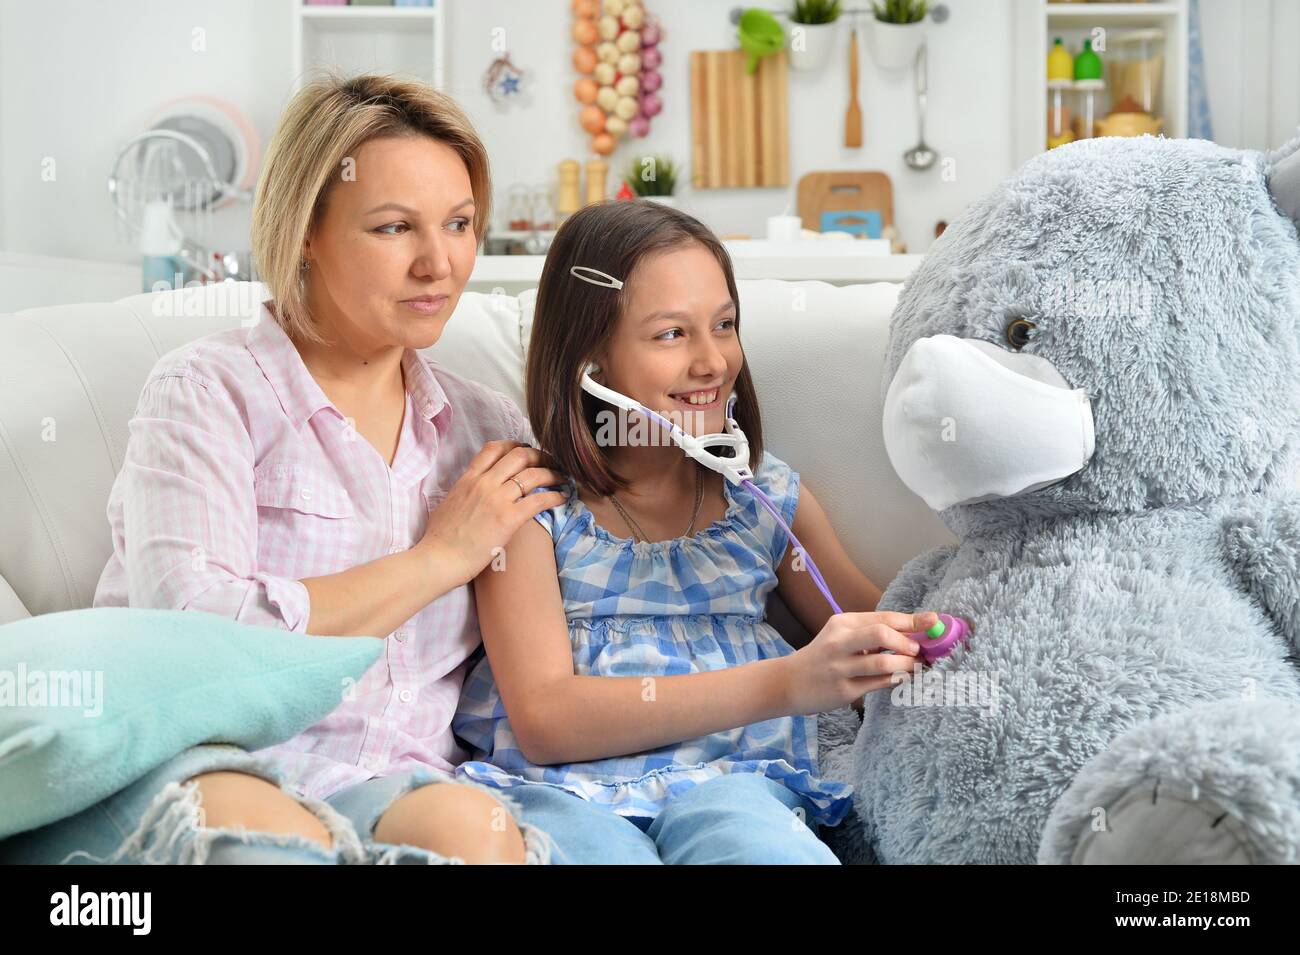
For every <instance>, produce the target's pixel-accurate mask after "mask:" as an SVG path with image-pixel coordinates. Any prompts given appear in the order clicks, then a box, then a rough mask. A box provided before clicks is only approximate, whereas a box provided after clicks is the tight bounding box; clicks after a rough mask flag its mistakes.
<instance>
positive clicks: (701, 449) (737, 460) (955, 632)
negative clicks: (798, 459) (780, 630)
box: [569, 265, 970, 662]
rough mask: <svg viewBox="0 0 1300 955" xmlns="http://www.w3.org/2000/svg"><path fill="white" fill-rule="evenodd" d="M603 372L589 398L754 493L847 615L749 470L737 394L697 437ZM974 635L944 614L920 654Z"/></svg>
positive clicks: (577, 271) (586, 374)
mask: <svg viewBox="0 0 1300 955" xmlns="http://www.w3.org/2000/svg"><path fill="white" fill-rule="evenodd" d="M583 273H587V274H583ZM569 274H570V275H572V276H573V277H574V278H578V279H582V281H584V282H589V283H591V284H592V285H601V286H605V287H607V288H612V289H616V290H617V289H621V288H622V287H623V283H622V281H620V280H619V279H616V278H614V277H613V276H612V275H609V274H607V273H605V272H601V271H599V270H597V269H592V268H587V267H586V266H581V265H575V266H573V267H572V268H571V269H569ZM593 276H595V277H593ZM599 370H600V369H599V367H598V366H597V365H595V364H590V363H589V364H588V365H587V366H586V368H584V369H583V373H582V380H581V385H582V390H583V391H585V392H587V393H588V394H589V395H593V396H595V397H597V398H600V399H601V400H602V401H607V402H609V403H610V404H612V405H614V406H615V407H617V408H622V409H623V410H624V411H630V412H634V413H636V414H640V415H644V416H645V417H646V418H648V419H649V420H651V421H654V422H656V423H657V424H659V425H660V426H662V427H663V428H664V429H665V430H666V431H667V432H668V436H669V437H670V438H672V440H673V442H674V443H675V444H676V445H677V446H678V447H679V448H681V449H682V450H683V451H684V452H686V456H687V457H689V458H692V459H693V460H695V461H698V462H699V463H700V464H703V465H704V466H705V467H707V468H709V469H710V470H713V471H717V472H718V473H719V474H721V475H722V476H723V477H724V478H726V479H727V480H728V481H730V482H731V483H732V484H736V485H739V486H741V487H744V488H745V489H746V490H747V491H749V493H750V494H752V495H753V496H754V499H755V500H756V501H758V502H759V503H760V504H762V505H763V507H764V508H766V509H767V511H768V513H770V514H771V515H772V517H774V518H775V519H776V522H777V524H778V525H780V527H781V529H782V530H783V531H785V532H786V534H788V535H789V536H790V540H791V541H793V542H794V546H795V552H796V553H797V554H799V555H800V556H802V558H803V560H804V562H805V564H806V565H807V567H808V572H809V573H810V574H811V575H812V578H813V581H814V582H815V583H816V584H817V589H818V590H820V591H821V592H822V594H823V595H824V596H825V597H826V601H827V602H828V603H829V604H830V605H831V609H832V610H833V611H834V612H835V613H837V614H838V613H843V612H844V611H843V610H841V609H840V605H839V604H837V603H836V602H835V598H834V597H833V596H832V595H831V589H830V587H829V586H827V584H826V580H825V578H824V577H822V575H821V571H820V570H818V569H817V564H816V562H815V561H814V560H813V558H812V555H811V554H809V553H808V551H807V549H806V548H805V547H804V546H803V544H801V543H800V542H799V538H798V537H796V536H795V534H794V531H793V530H791V529H790V526H789V525H788V524H786V522H785V520H784V519H783V518H782V517H781V513H780V511H778V510H777V508H776V506H775V505H774V504H773V503H772V501H771V499H770V498H768V496H767V495H766V494H764V493H763V491H762V490H761V489H760V488H759V487H758V486H757V485H756V484H754V473H753V472H752V471H751V470H750V469H749V441H748V440H747V439H746V438H745V432H744V431H742V430H741V428H740V425H739V424H737V423H736V419H735V418H734V417H732V411H733V410H734V409H735V406H736V395H735V392H732V394H731V395H730V396H729V397H728V398H727V410H726V414H725V415H724V418H725V421H726V424H725V428H726V430H725V431H721V432H717V433H714V434H702V435H699V436H696V435H693V434H688V433H687V432H685V431H683V430H682V429H681V428H680V427H678V426H677V425H676V424H674V423H673V422H671V421H669V420H668V419H667V418H665V417H664V416H663V415H660V414H656V413H655V412H654V411H651V410H650V409H649V408H647V407H645V405H643V404H641V403H640V402H639V401H636V400H635V399H633V398H629V397H628V396H627V395H625V394H622V393H620V392H617V391H615V390H614V389H612V388H608V387H606V386H605V385H602V384H601V383H600V382H598V381H595V380H594V379H592V377H591V376H592V373H593V372H597V371H599ZM717 447H723V448H731V449H732V456H731V457H722V456H721V455H718V454H716V453H714V452H713V451H710V450H709V449H710V448H717ZM969 632H970V628H969V626H968V625H967V623H966V621H965V620H963V619H961V618H960V617H953V616H951V615H949V614H946V613H941V614H939V622H938V623H936V624H934V625H933V626H932V627H930V629H928V630H925V631H923V632H922V631H918V632H917V633H916V634H914V635H915V636H921V635H922V633H923V634H924V636H925V637H926V639H924V640H918V641H917V643H918V644H919V645H920V647H921V650H920V655H921V656H922V657H924V659H925V660H926V662H930V661H933V660H937V659H939V658H940V657H943V656H947V654H948V653H949V652H950V651H951V650H952V648H953V647H955V646H956V645H957V644H959V643H961V642H962V641H963V640H964V639H965V638H966V636H967V635H968V634H969Z"/></svg>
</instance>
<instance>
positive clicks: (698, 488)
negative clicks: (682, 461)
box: [609, 465, 704, 543]
mask: <svg viewBox="0 0 1300 955" xmlns="http://www.w3.org/2000/svg"><path fill="white" fill-rule="evenodd" d="M703 500H704V470H703V469H702V468H700V467H699V466H698V465H697V466H696V468H695V510H694V511H693V512H692V513H691V523H690V524H688V525H687V527H686V532H685V533H684V534H682V536H683V537H690V536H691V532H692V531H694V530H695V521H696V519H697V518H698V517H699V516H700V502H701V501H703ZM609 502H610V503H611V504H613V505H614V510H616V511H618V513H619V514H620V515H621V516H622V518H623V520H624V521H626V522H627V526H628V527H630V528H631V529H632V533H633V534H634V535H635V536H636V537H639V538H640V539H641V540H643V541H646V542H647V543H648V542H649V541H650V535H649V534H647V533H646V532H645V531H643V530H641V526H640V525H639V524H637V522H636V521H634V520H632V515H631V514H629V513H628V512H627V511H625V510H623V505H622V504H620V503H619V501H618V498H617V497H616V496H615V495H613V494H611V495H610V496H609Z"/></svg>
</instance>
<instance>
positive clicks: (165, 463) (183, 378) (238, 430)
mask: <svg viewBox="0 0 1300 955" xmlns="http://www.w3.org/2000/svg"><path fill="white" fill-rule="evenodd" d="M129 429H130V436H129V439H128V441H127V450H126V459H125V461H124V462H123V465H122V471H121V473H120V474H119V476H118V480H119V481H120V482H121V521H122V527H121V541H122V551H123V553H122V561H123V564H124V565H125V568H126V572H127V580H128V591H129V605H130V606H132V607H152V608H156V609H165V610H200V611H205V612H208V613H214V614H217V615H219V616H222V617H225V618H227V619H230V620H235V621H238V622H240V623H247V624H253V625H256V626H263V627H279V628H281V629H285V630H293V631H297V632H299V633H306V631H307V621H308V617H309V615H310V609H311V607H310V596H309V594H308V592H307V588H306V587H305V586H304V585H303V583H302V581H300V580H296V579H294V578H291V577H282V576H276V575H274V574H269V573H265V572H263V571H262V570H261V569H260V568H258V566H257V533H258V528H257V502H256V498H255V496H254V491H253V446H252V442H251V440H250V438H249V435H248V430H247V427H246V425H245V423H244V417H243V415H242V414H241V413H240V411H239V409H238V408H237V407H236V405H235V403H234V401H232V400H231V398H230V397H229V396H228V395H226V394H225V393H224V391H222V390H221V389H220V388H218V387H215V386H213V385H212V384H211V383H210V382H207V381H206V380H205V379H204V378H203V377H202V376H200V375H198V374H197V373H194V372H192V371H190V370H188V369H183V370H176V371H171V372H167V373H164V374H161V375H158V376H157V377H154V378H152V379H150V381H149V382H148V383H147V384H146V385H145V387H144V389H143V391H142V392H141V395H140V401H139V404H138V405H137V408H136V414H135V416H134V417H133V418H132V419H131V422H130V425H129Z"/></svg>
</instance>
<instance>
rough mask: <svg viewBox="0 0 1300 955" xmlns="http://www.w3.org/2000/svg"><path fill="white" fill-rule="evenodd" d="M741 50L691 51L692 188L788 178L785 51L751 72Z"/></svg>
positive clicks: (758, 183) (785, 180)
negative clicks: (748, 71) (747, 69)
mask: <svg viewBox="0 0 1300 955" xmlns="http://www.w3.org/2000/svg"><path fill="white" fill-rule="evenodd" d="M745 62H746V56H745V53H744V52H743V51H741V50H692V51H691V185H692V186H694V187H695V188H696V189H727V188H735V187H746V186H754V187H758V186H788V185H789V184H790V118H789V112H788V110H787V101H786V91H787V90H788V88H789V84H788V82H787V65H786V54H785V51H784V50H782V51H781V52H780V53H775V54H773V55H772V56H765V57H763V58H762V59H761V60H759V63H758V69H757V70H756V71H755V72H754V74H753V75H752V76H751V75H750V74H748V73H746V72H745Z"/></svg>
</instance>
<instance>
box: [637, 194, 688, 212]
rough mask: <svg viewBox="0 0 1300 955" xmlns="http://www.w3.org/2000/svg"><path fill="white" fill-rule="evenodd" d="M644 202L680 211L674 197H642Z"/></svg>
mask: <svg viewBox="0 0 1300 955" xmlns="http://www.w3.org/2000/svg"><path fill="white" fill-rule="evenodd" d="M641 198H642V199H644V200H646V202H657V203H659V204H660V205H661V206H670V207H671V208H673V209H680V208H681V206H680V205H679V204H678V202H677V197H676V196H642V197H641Z"/></svg>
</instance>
